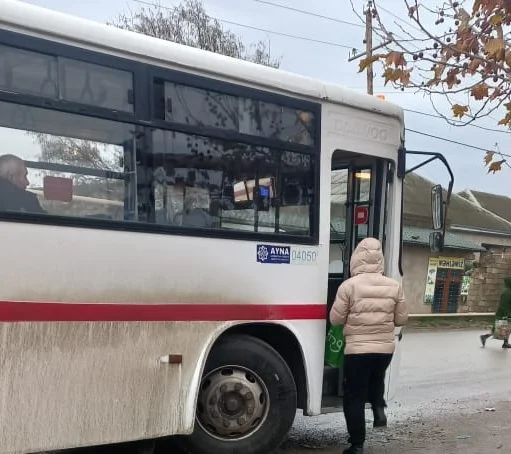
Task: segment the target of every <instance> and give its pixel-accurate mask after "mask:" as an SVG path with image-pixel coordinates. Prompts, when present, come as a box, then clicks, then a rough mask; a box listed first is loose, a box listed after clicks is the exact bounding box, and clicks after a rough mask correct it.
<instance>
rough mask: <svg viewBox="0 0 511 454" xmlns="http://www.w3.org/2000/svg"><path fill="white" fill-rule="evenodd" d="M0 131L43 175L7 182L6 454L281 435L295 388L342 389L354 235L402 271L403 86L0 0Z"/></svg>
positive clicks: (206, 452) (227, 448)
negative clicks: (334, 316) (343, 314)
mask: <svg viewBox="0 0 511 454" xmlns="http://www.w3.org/2000/svg"><path fill="white" fill-rule="evenodd" d="M0 147H1V150H0V154H1V155H4V154H13V155H16V156H17V157H19V158H21V159H22V160H23V161H24V162H25V165H26V167H27V168H28V180H29V182H30V183H29V185H28V187H27V188H26V191H28V192H31V193H32V195H30V194H27V192H24V190H25V186H24V185H23V184H21V185H18V186H15V185H13V184H12V182H11V181H9V180H8V179H4V180H5V181H2V182H0V183H1V184H2V185H3V186H0V187H1V188H6V187H9V191H7V192H6V191H4V190H1V191H0V207H4V208H2V210H1V211H0V238H2V240H1V242H2V246H1V251H2V254H1V256H2V260H1V261H0V276H1V278H0V279H1V284H0V338H1V347H0V365H1V367H0V389H1V400H0V427H1V428H2V430H1V431H0V454H12V453H29V452H35V451H44V450H55V449H67V448H73V447H82V446H94V445H100V444H110V443H118V442H125V441H135V440H150V439H159V440H160V441H161V440H163V441H162V442H161V443H159V444H157V449H161V450H162V452H164V449H165V448H164V447H165V442H164V440H166V437H171V436H176V435H177V436H180V437H177V438H178V439H180V442H181V443H183V444H184V445H186V447H187V449H189V450H190V452H193V453H198V454H219V453H222V454H229V453H231V454H234V453H244V454H268V453H270V452H272V450H274V449H276V447H277V446H278V445H279V444H280V443H281V441H282V440H283V438H284V437H285V435H286V433H287V432H288V430H289V428H290V427H291V425H292V423H293V420H294V418H295V415H296V412H297V409H299V410H301V411H302V412H303V414H305V415H310V416H313V415H319V414H321V413H322V412H324V411H340V410H341V409H342V370H340V369H337V368H329V367H325V365H324V364H325V363H324V350H325V338H326V333H327V330H328V328H329V326H328V322H327V314H328V311H329V308H330V305H331V304H332V302H333V297H334V294H335V291H336V289H337V287H338V286H339V284H340V283H341V282H342V280H343V279H345V278H346V277H347V276H348V275H349V269H348V267H347V264H349V259H350V254H351V251H352V250H353V248H354V246H355V245H356V243H357V241H359V240H360V239H361V238H364V237H366V236H374V237H377V238H380V239H381V240H382V241H383V244H384V252H385V256H386V273H387V274H388V275H389V276H392V277H394V278H398V279H399V278H400V275H401V273H400V260H401V236H402V235H401V230H402V227H401V213H402V189H403V178H404V176H405V174H406V170H405V153H406V151H405V148H404V124H403V113H402V110H401V109H400V108H399V107H397V106H394V105H392V104H390V103H387V102H385V101H382V100H379V99H375V98H373V97H371V96H367V95H363V94H359V93H355V92H351V91H347V90H345V89H343V88H340V87H336V86H334V85H329V84H325V83H322V82H318V81H314V80H310V79H308V78H305V77H302V76H298V75H294V74H289V73H286V72H283V71H280V70H277V69H273V68H267V67H264V66H258V65H255V64H251V63H249V62H246V61H241V60H236V59H232V58H228V57H225V56H221V55H217V54H213V53H208V52H204V51H201V50H198V49H193V48H189V47H185V46H180V45H176V44H174V43H171V42H166V41H161V40H157V39H154V38H151V37H147V36H143V35H141V34H137V33H131V32H128V31H123V30H120V29H117V28H114V27H110V26H106V25H102V24H99V23H94V22H89V21H86V20H82V19H79V18H75V17H71V16H68V15H64V14H60V13H57V12H52V11H50V10H46V9H42V8H39V7H36V6H32V5H28V4H26V3H22V2H17V1H12V0H0ZM435 158H439V159H441V160H443V157H442V156H441V155H437V154H434V153H433V154H431V158H430V159H435ZM430 159H429V160H430ZM429 160H428V161H426V162H429ZM443 161H445V160H443ZM9 185H11V186H9ZM14 186H15V187H14ZM451 188H452V181H451V186H450V187H449V191H448V195H449V194H450V190H451ZM440 189H441V188H440ZM433 194H434V195H435V197H434V198H433V204H432V207H433V211H434V213H435V224H436V225H435V228H437V229H438V230H441V229H442V227H443V218H442V213H445V211H444V209H445V207H446V203H445V202H443V198H442V192H441V190H439V188H434V190H433ZM8 196H9V197H11V198H10V199H9V200H2V198H5V197H8ZM27 197H32V199H35V198H36V197H37V200H38V201H39V203H40V205H41V207H42V210H41V211H40V212H38V210H36V209H35V208H26V205H25V206H22V205H20V206H19V207H18V205H17V203H18V199H19V200H21V199H23V200H25V199H27ZM5 207H8V208H5ZM442 207H443V208H442ZM444 233H445V232H444ZM442 238H443V233H442V232H441V231H439V232H433V233H432V240H433V241H432V244H433V246H434V247H435V248H438V247H440V246H441V243H442ZM399 334H400V333H399V331H397V332H396V344H397V345H398V348H397V351H396V355H395V358H394V361H393V363H392V366H391V367H390V370H389V374H388V377H387V390H388V395H387V397H388V398H391V397H392V395H393V392H394V389H395V384H396V379H397V375H398V370H399V340H400V339H401V336H400V335H399ZM158 447H161V448H158Z"/></svg>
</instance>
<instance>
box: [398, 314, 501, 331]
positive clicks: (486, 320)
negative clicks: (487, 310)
mask: <svg viewBox="0 0 511 454" xmlns="http://www.w3.org/2000/svg"><path fill="white" fill-rule="evenodd" d="M493 320H494V315H493V314H488V315H487V316H486V315H485V316H477V317H471V316H466V315H462V316H446V317H442V316H441V315H439V316H434V317H431V316H429V317H428V316H424V317H421V316H420V315H419V316H416V317H411V318H410V320H409V322H408V325H407V328H408V329H415V330H428V329H481V330H483V331H485V330H488V329H489V328H490V327H491V326H492V325H493Z"/></svg>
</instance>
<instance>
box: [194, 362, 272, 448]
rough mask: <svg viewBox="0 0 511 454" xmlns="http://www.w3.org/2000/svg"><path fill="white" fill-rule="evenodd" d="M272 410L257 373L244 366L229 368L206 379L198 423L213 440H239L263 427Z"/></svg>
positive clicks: (213, 373) (202, 385) (214, 372)
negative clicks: (269, 409)
mask: <svg viewBox="0 0 511 454" xmlns="http://www.w3.org/2000/svg"><path fill="white" fill-rule="evenodd" d="M268 408H269V395H268V390H267V389H266V386H265V385H264V383H263V381H262V380H261V379H260V378H259V377H258V376H257V374H255V373H254V372H252V371H250V370H247V369H245V368H242V367H240V366H226V367H222V368H219V369H216V370H213V371H211V372H210V373H209V374H207V375H206V376H205V377H204V379H203V380H202V383H201V389H200V393H199V400H198V405H197V421H198V423H199V424H200V426H201V427H202V429H203V430H204V431H206V432H207V433H208V434H209V435H211V436H212V437H215V438H219V439H222V440H239V439H240V438H244V437H246V436H249V435H250V434H252V433H253V432H255V431H256V430H257V429H258V428H259V427H260V426H261V425H262V424H263V422H264V421H265V420H266V417H267V414H268Z"/></svg>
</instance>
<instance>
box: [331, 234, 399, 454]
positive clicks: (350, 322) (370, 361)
mask: <svg viewBox="0 0 511 454" xmlns="http://www.w3.org/2000/svg"><path fill="white" fill-rule="evenodd" d="M383 264H384V259H383V252H382V247H381V243H380V241H378V240H377V239H376V238H366V239H364V240H362V241H361V242H360V243H359V244H358V246H357V247H356V249H355V251H354V252H353V255H352V257H351V262H350V272H351V277H350V278H349V279H347V280H346V281H344V282H343V283H342V284H341V285H340V287H339V289H338V291H337V296H336V299H335V302H334V305H333V307H332V310H331V311H330V322H331V323H332V325H334V326H335V325H343V326H344V335H345V338H346V348H345V358H344V416H345V418H346V424H347V427H348V433H349V435H350V439H349V442H350V443H351V446H350V448H348V449H346V450H345V451H344V454H362V453H363V452H364V451H363V445H364V442H365V403H366V401H369V402H370V403H371V405H372V408H373V413H374V426H375V427H377V426H385V425H386V423H387V418H386V416H385V412H384V408H385V406H386V404H385V399H384V387H385V385H384V381H385V372H386V370H387V368H388V366H389V364H390V361H391V360H392V355H393V353H394V349H395V343H394V342H395V334H394V329H395V327H396V326H403V325H404V324H406V322H407V321H408V311H407V308H406V303H405V299H404V294H403V289H402V287H401V285H400V284H399V283H398V282H397V281H395V280H394V279H391V278H389V277H386V276H384V275H383V271H384V266H383Z"/></svg>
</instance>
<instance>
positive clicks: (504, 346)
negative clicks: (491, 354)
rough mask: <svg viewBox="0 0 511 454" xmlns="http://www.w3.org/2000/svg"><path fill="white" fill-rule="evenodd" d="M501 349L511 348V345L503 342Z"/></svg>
mask: <svg viewBox="0 0 511 454" xmlns="http://www.w3.org/2000/svg"><path fill="white" fill-rule="evenodd" d="M502 348H511V344H510V343H508V342H504V343H503V344H502Z"/></svg>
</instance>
